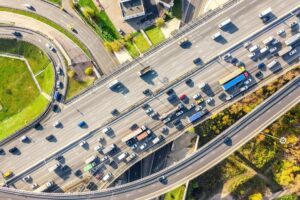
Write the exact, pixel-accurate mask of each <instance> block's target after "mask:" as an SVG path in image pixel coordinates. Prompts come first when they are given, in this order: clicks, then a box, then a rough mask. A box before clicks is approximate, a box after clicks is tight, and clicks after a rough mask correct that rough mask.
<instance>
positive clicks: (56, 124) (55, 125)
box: [53, 121, 61, 128]
mask: <svg viewBox="0 0 300 200" xmlns="http://www.w3.org/2000/svg"><path fill="white" fill-rule="evenodd" d="M60 126H61V122H60V121H55V122H54V123H53V127H55V128H58V127H60Z"/></svg>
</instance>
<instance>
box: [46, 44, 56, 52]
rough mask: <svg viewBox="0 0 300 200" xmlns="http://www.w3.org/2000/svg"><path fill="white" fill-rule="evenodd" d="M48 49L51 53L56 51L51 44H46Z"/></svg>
mask: <svg viewBox="0 0 300 200" xmlns="http://www.w3.org/2000/svg"><path fill="white" fill-rule="evenodd" d="M46 47H47V48H49V49H50V51H53V52H54V51H55V48H54V47H53V46H52V45H51V44H48V43H46Z"/></svg>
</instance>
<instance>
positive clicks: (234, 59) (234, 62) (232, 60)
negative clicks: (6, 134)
mask: <svg viewBox="0 0 300 200" xmlns="http://www.w3.org/2000/svg"><path fill="white" fill-rule="evenodd" d="M238 62H239V60H238V59H237V58H232V59H231V60H230V63H231V64H233V65H236V64H237V63H238Z"/></svg>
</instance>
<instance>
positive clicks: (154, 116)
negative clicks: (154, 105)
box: [149, 112, 158, 118]
mask: <svg viewBox="0 0 300 200" xmlns="http://www.w3.org/2000/svg"><path fill="white" fill-rule="evenodd" d="M157 116H158V112H152V113H150V114H149V117H151V118H156V117H157Z"/></svg>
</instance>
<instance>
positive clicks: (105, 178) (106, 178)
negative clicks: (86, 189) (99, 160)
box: [102, 172, 112, 181]
mask: <svg viewBox="0 0 300 200" xmlns="http://www.w3.org/2000/svg"><path fill="white" fill-rule="evenodd" d="M111 178H112V173H111V172H109V173H108V174H106V175H105V176H103V178H102V180H103V181H109V180H110V179H111Z"/></svg>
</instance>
